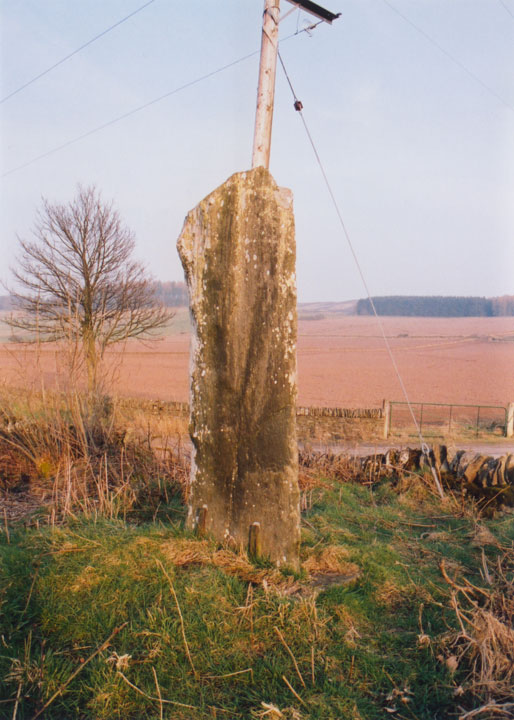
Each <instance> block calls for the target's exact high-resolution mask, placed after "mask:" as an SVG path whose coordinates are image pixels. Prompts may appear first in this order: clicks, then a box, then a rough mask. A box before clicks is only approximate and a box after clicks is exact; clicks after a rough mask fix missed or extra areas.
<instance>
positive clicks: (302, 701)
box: [282, 675, 307, 707]
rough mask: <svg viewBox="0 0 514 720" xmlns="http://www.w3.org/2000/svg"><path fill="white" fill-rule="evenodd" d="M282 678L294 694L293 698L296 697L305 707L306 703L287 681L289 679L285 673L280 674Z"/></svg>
mask: <svg viewBox="0 0 514 720" xmlns="http://www.w3.org/2000/svg"><path fill="white" fill-rule="evenodd" d="M282 680H283V681H284V682H285V684H286V685H287V687H288V688H289V689H290V690H291V692H292V693H293V695H294V696H295V698H296V699H297V700H298V701H299V702H301V703H302V705H304V706H305V707H307V703H306V702H305V701H304V700H302V698H301V697H300V696H299V695H298V693H297V692H296V690H295V689H294V687H293V686H292V685H291V683H290V682H289V680H288V679H287V678H286V676H285V675H282Z"/></svg>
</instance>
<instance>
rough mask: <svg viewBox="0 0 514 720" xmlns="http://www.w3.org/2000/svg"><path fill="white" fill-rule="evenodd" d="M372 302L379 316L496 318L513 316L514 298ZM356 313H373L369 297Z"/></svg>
mask: <svg viewBox="0 0 514 720" xmlns="http://www.w3.org/2000/svg"><path fill="white" fill-rule="evenodd" d="M373 303H374V305H375V308H376V310H377V313H378V314H379V315H395V316H403V317H405V316H410V317H495V316H500V315H514V295H504V296H502V297H496V298H484V297H445V296H433V297H430V296H424V295H410V296H409V295H403V296H402V295H390V296H385V297H374V298H373ZM356 314H357V315H372V314H373V309H372V307H371V303H370V301H369V300H368V299H367V298H366V299H363V300H359V301H358V302H357V306H356Z"/></svg>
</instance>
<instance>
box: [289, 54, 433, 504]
mask: <svg viewBox="0 0 514 720" xmlns="http://www.w3.org/2000/svg"><path fill="white" fill-rule="evenodd" d="M278 57H279V60H280V64H281V65H282V68H283V70H284V73H285V76H286V79H287V82H288V84H289V87H290V88H291V92H292V94H293V98H294V108H295V110H296V111H297V112H299V114H300V118H301V120H302V123H303V126H304V129H305V132H306V134H307V137H308V139H309V143H310V145H311V147H312V149H313V152H314V156H315V158H316V162H317V163H318V166H319V169H320V170H321V174H322V176H323V180H324V181H325V185H326V187H327V190H328V193H329V195H330V198H331V200H332V204H333V206H334V208H335V211H336V214H337V217H338V219H339V223H340V225H341V228H342V230H343V234H344V237H345V238H346V242H347V244H348V247H349V248H350V252H351V254H352V256H353V259H354V262H355V265H356V266H357V270H358V272H359V275H360V278H361V281H362V284H363V286H364V289H365V291H366V295H367V297H368V301H369V303H370V306H371V308H372V310H373V315H374V316H375V319H376V321H377V324H378V326H379V328H380V334H381V335H382V339H383V341H384V344H385V346H386V348H387V352H388V355H389V358H390V360H391V364H392V366H393V368H394V371H395V374H396V377H397V378H398V382H399V384H400V388H401V390H402V393H403V396H404V398H405V401H406V403H407V407H408V408H409V413H410V415H411V417H412V420H413V422H414V426H415V428H416V433H417V435H418V438H419V441H420V445H421V452H422V453H423V455H424V456H425V459H426V461H427V463H428V465H429V467H430V469H431V472H432V476H433V478H434V482H435V485H436V488H437V491H438V493H439V495H440V497H441V498H444V492H443V487H442V485H441V482H440V480H439V477H438V475H437V471H436V469H435V467H434V464H433V462H432V459H431V457H430V449H429V447H428V445H427V443H426V441H425V438H424V437H423V434H422V432H421V428H420V426H419V423H418V420H417V418H416V415H415V413H414V409H413V407H412V403H411V401H410V398H409V394H408V392H407V388H406V386H405V383H404V381H403V378H402V375H401V373H400V369H399V368H398V364H397V362H396V359H395V357H394V354H393V351H392V348H391V345H390V343H389V340H388V338H387V335H386V332H385V328H384V325H383V323H382V320H381V319H380V316H379V314H378V312H377V309H376V307H375V303H374V301H373V298H372V296H371V292H370V290H369V286H368V283H367V280H366V277H365V275H364V271H363V269H362V267H361V264H360V261H359V258H358V256H357V253H356V251H355V248H354V245H353V242H352V240H351V238H350V234H349V232H348V230H347V228H346V224H345V222H344V219H343V215H342V213H341V210H340V208H339V203H338V202H337V199H336V197H335V194H334V191H333V190H332V186H331V184H330V181H329V179H328V176H327V173H326V171H325V168H324V166H323V163H322V161H321V157H320V155H319V153H318V150H317V148H316V145H315V143H314V139H313V137H312V135H311V133H310V130H309V128H308V126H307V122H306V120H305V117H304V114H303V105H302V103H301V102H300V101H299V100H298V97H297V95H296V93H295V91H294V88H293V85H292V83H291V80H290V78H289V75H288V73H287V70H286V67H285V65H284V61H283V60H282V57H281V55H280V52H279V53H278Z"/></svg>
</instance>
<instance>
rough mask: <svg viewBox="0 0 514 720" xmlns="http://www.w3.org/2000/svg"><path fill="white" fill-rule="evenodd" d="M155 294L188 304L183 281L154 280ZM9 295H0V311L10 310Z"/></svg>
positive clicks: (175, 303) (166, 300) (169, 301)
mask: <svg viewBox="0 0 514 720" xmlns="http://www.w3.org/2000/svg"><path fill="white" fill-rule="evenodd" d="M155 296H156V299H157V300H158V301H159V302H161V303H162V304H163V305H164V306H165V307H182V306H187V305H188V304H189V299H188V295H187V286H186V284H185V283H183V282H156V283H155ZM12 308H13V302H12V298H11V296H10V295H0V311H1V310H12Z"/></svg>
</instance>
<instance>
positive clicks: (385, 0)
mask: <svg viewBox="0 0 514 720" xmlns="http://www.w3.org/2000/svg"><path fill="white" fill-rule="evenodd" d="M382 2H383V3H384V4H385V5H387V7H388V8H389V9H390V10H392V11H393V12H395V13H396V14H397V15H399V16H400V17H401V18H402V20H404V21H405V22H406V23H407V24H408V25H410V26H411V27H412V28H413V29H414V30H416V32H418V33H419V34H420V35H422V36H423V37H424V38H425V40H427V41H428V42H429V43H430V44H431V45H433V46H434V47H436V48H437V49H438V50H439V52H441V53H442V54H443V55H444V56H445V57H447V58H448V60H451V62H452V63H453V64H454V65H457V67H459V68H460V69H461V70H463V71H464V72H465V73H466V74H467V75H469V77H470V78H472V79H473V80H474V81H475V82H477V83H478V84H479V85H480V86H481V87H482V88H483V89H484V90H487V92H488V93H490V94H491V95H494V97H495V98H496V99H497V100H499V101H500V102H501V103H502V105H505V107H506V108H508V109H509V110H512V111H514V105H511V104H510V103H509V102H508V101H507V100H505V98H504V97H502V96H501V95H500V94H499V93H497V92H496V90H494V89H493V88H492V87H491V86H490V85H488V84H487V83H485V82H484V81H483V80H481V79H480V78H479V77H478V75H475V73H474V72H473V71H472V70H470V69H469V68H468V67H467V66H466V65H464V63H463V62H461V61H460V60H459V59H458V58H456V57H455V55H452V53H450V52H449V51H448V50H446V48H444V47H443V46H442V45H440V44H439V43H438V42H437V40H434V38H433V37H432V36H431V35H429V34H428V33H427V32H425V30H423V29H422V28H420V27H419V25H416V23H414V22H412V20H411V19H410V18H408V17H407V16H406V15H404V14H403V13H402V12H401V11H400V10H398V8H396V7H395V6H394V5H393V4H392V3H390V2H389V0H382Z"/></svg>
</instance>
